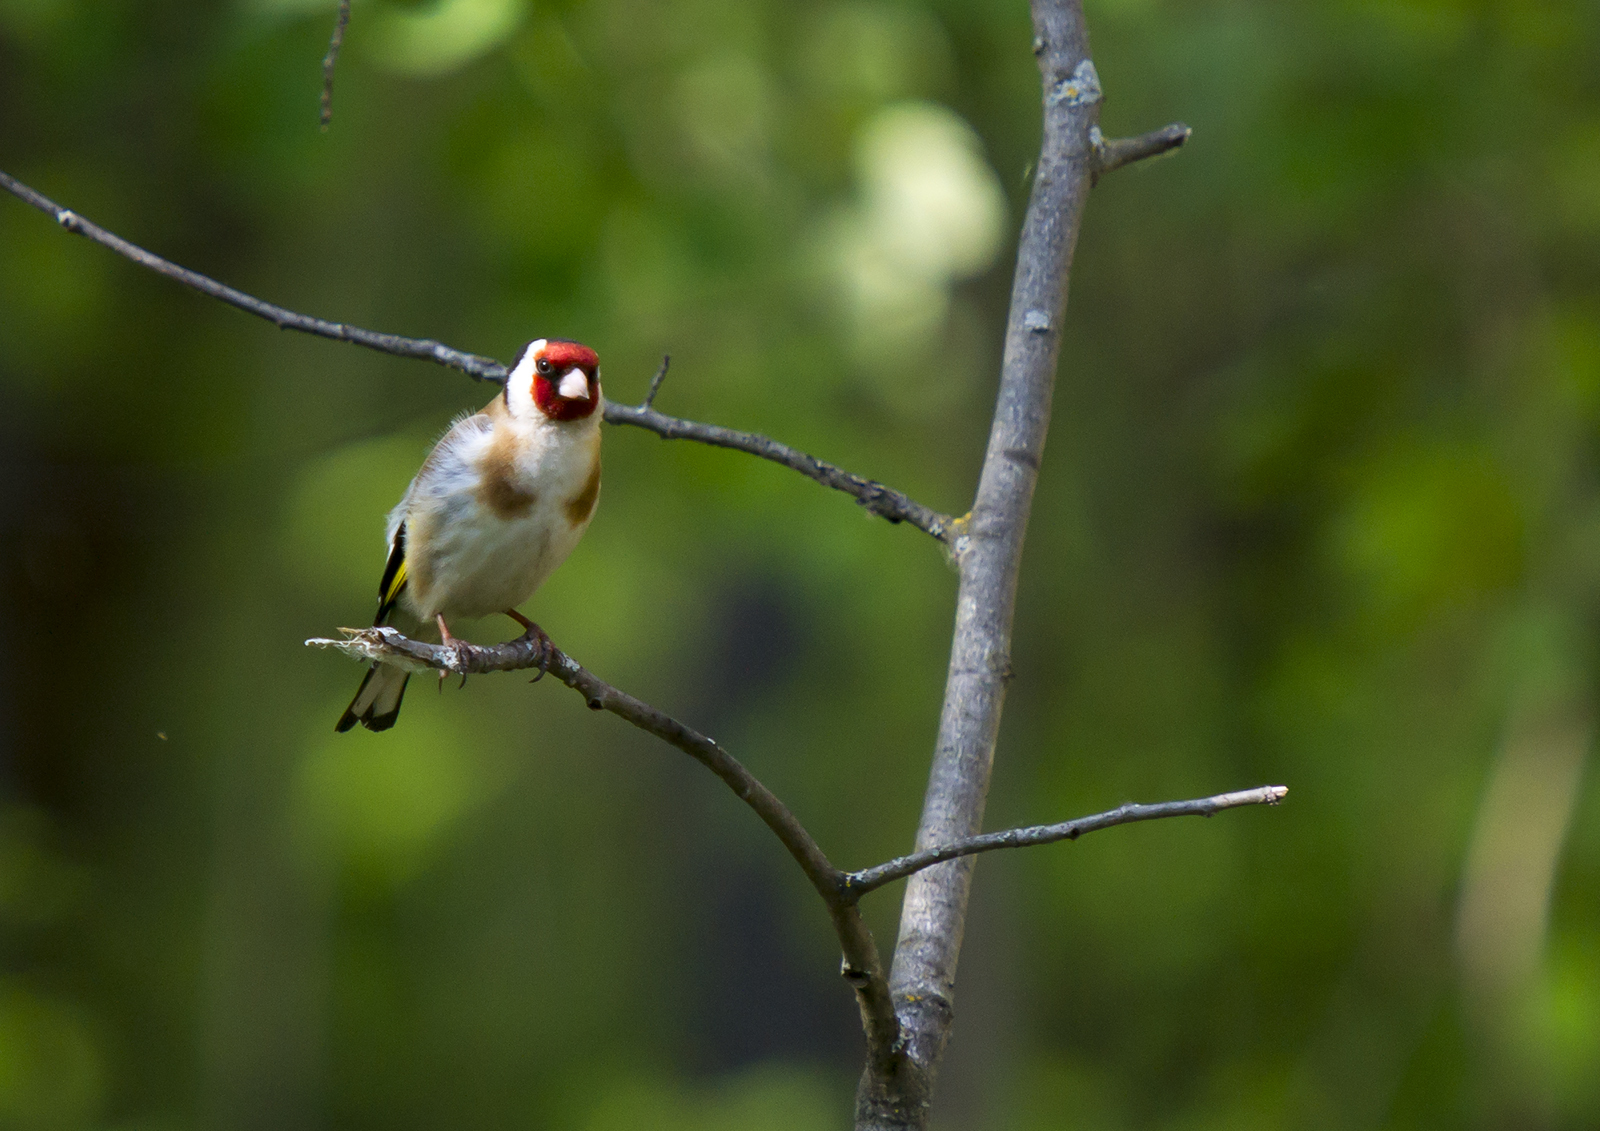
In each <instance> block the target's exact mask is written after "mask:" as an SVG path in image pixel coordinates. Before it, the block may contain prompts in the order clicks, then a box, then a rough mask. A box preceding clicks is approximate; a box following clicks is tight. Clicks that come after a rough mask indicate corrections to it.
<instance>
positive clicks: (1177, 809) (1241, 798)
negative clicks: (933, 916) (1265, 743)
mask: <svg viewBox="0 0 1600 1131" xmlns="http://www.w3.org/2000/svg"><path fill="white" fill-rule="evenodd" d="M1288 793H1289V787H1288V786H1283V785H1263V786H1260V787H1258V788H1256V789H1244V790H1239V791H1237V792H1235V793H1219V794H1217V795H1215V796H1214V797H1199V798H1195V799H1194V800H1193V801H1162V802H1159V803H1158V804H1154V805H1139V804H1136V803H1134V802H1131V801H1130V802H1129V803H1128V804H1126V805H1120V806H1118V807H1117V808H1115V809H1111V810H1108V811H1106V812H1104V813H1096V814H1095V815H1094V816H1092V817H1078V818H1076V819H1075V820H1071V821H1062V822H1061V823H1059V824H1055V825H1030V826H1028V827H1027V828H1021V829H1006V830H1005V831H1004V832H997V833H983V834H982V835H980V836H972V837H967V838H965V839H963V840H958V841H956V842H955V843H954V844H944V845H940V846H939V847H938V848H929V849H925V850H923V851H922V852H913V853H911V854H910V855H909V856H900V857H897V858H895V859H893V860H890V861H889V862H887V863H885V864H879V865H878V866H877V867H875V868H863V869H862V870H861V871H859V872H850V873H848V874H846V876H845V878H844V879H845V890H846V891H848V892H849V893H851V894H852V895H854V896H856V897H857V898H859V897H861V896H863V895H866V894H867V893H868V892H871V891H875V890H877V889H878V888H881V887H883V885H884V884H890V883H893V882H894V881H895V880H903V879H905V878H906V877H907V876H910V875H914V874H915V873H917V872H920V871H922V870H923V869H924V868H931V867H932V866H933V865H935V864H942V863H943V862H944V861H946V860H954V859H956V858H957V857H959V856H973V855H976V854H977V853H979V852H993V851H994V850H995V849H997V848H1028V847H1030V846H1032V845H1036V844H1054V843H1055V842H1056V841H1059V840H1077V839H1078V838H1079V837H1080V836H1082V835H1083V834H1084V833H1092V832H1097V831H1098V830H1100V829H1109V828H1111V827H1112V826H1113V825H1127V824H1132V823H1133V822H1134V821H1155V820H1159V819H1161V818H1162V817H1209V816H1211V814H1213V813H1217V812H1220V811H1222V810H1223V809H1237V808H1239V807H1240V806H1242V805H1276V804H1277V803H1278V802H1280V801H1282V800H1283V799H1284V798H1285V797H1286V796H1288Z"/></svg>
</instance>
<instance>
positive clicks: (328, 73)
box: [322, 0, 350, 130]
mask: <svg viewBox="0 0 1600 1131" xmlns="http://www.w3.org/2000/svg"><path fill="white" fill-rule="evenodd" d="M349 26H350V0H339V19H338V20H337V22H335V23H334V25H333V38H332V39H330V40H329V41H328V53H327V54H326V55H324V56H323V57H322V128H323V130H327V128H328V127H329V126H331V125H332V124H333V70H334V68H335V67H337V66H338V65H339V48H341V47H343V46H344V29H345V28H347V27H349Z"/></svg>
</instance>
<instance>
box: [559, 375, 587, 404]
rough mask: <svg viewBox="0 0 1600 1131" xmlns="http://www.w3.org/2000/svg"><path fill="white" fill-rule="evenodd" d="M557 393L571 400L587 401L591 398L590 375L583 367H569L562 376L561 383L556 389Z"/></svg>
mask: <svg viewBox="0 0 1600 1131" xmlns="http://www.w3.org/2000/svg"><path fill="white" fill-rule="evenodd" d="M556 392H557V393H560V394H561V396H563V397H564V398H566V399H567V400H569V401H586V400H588V399H589V376H588V374H586V373H584V371H583V370H581V369H569V370H567V372H566V375H565V376H563V377H562V378H561V384H560V386H558V387H557V389H556Z"/></svg>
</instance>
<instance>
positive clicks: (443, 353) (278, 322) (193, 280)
mask: <svg viewBox="0 0 1600 1131" xmlns="http://www.w3.org/2000/svg"><path fill="white" fill-rule="evenodd" d="M0 188H4V189H5V190H6V191H7V192H10V193H11V194H12V195H13V196H15V197H17V198H18V199H20V200H23V201H25V202H26V203H28V204H31V205H33V207H35V208H37V209H38V210H39V211H41V212H44V213H46V214H47V215H49V216H51V217H52V218H53V219H54V220H55V222H56V223H58V224H60V225H61V226H62V227H63V228H65V229H66V230H67V231H69V232H76V233H77V234H78V235H80V236H84V237H86V238H88V239H90V240H92V241H93V242H95V243H97V244H99V245H100V246H101V247H105V248H109V249H111V250H112V251H114V252H116V253H117V254H118V255H121V256H124V257H126V258H128V259H131V260H133V262H135V263H137V264H139V265H140V266H141V267H148V268H149V269H150V270H152V271H154V272H156V273H157V274H159V275H165V276H166V277H167V278H169V279H173V280H176V281H177V282H179V283H182V284H183V285H184V286H187V287H192V288H194V289H195V290H197V291H199V292H200V293H201V294H204V295H209V296H211V297H212V298H216V299H221V300H222V301H223V302H225V303H228V304H229V305H230V306H235V307H237V308H239V309H240V310H242V311H244V312H245V313H247V314H254V315H255V316H256V317H258V318H265V319H266V320H267V321H268V322H271V323H272V324H273V325H274V326H277V327H278V328H279V329H280V330H299V331H300V332H301V333H305V334H315V335H317V336H318V337H322V338H332V339H333V340H335V341H340V342H351V343H354V344H355V345H358V346H365V347H366V348H368V349H373V350H377V351H379V352H380V353H388V354H393V355H395V356H396V357H410V358H417V359H420V360H423V361H432V362H436V363H437V364H439V365H447V366H449V367H450V368H452V369H459V370H461V371H462V372H463V373H466V374H467V375H468V376H470V377H474V378H477V379H478V380H480V381H498V382H502V383H503V382H504V381H505V379H506V367H505V366H504V365H502V364H500V363H499V362H498V361H496V360H495V359H494V358H492V357H483V356H480V355H478V354H472V353H463V352H462V351H461V350H457V349H451V348H450V347H449V346H446V345H442V344H440V343H439V342H435V341H433V340H431V339H428V338H404V337H401V336H400V335H398V334H380V333H377V332H376V331H373V330H363V329H361V328H360V327H359V326H351V325H348V324H346V323H344V322H328V321H326V320H324V319H321V318H313V317H311V316H309V315H305V314H298V313H296V312H295V311H292V310H288V309H286V308H284V307H281V306H278V305H276V304H274V303H270V302H264V301H263V300H261V299H258V298H256V297H255V296H254V295H249V294H246V293H245V292H243V291H241V290H236V289H235V288H233V287H230V286H228V285H227V284H225V283H219V282H217V281H216V280H215V279H212V278H209V277H208V276H205V275H202V274H200V273H199V272H198V271H191V270H189V269H188V268H187V267H180V266H178V265H177V264H176V263H173V262H171V261H169V260H166V259H163V258H161V256H159V255H156V254H155V253H153V252H149V251H146V250H145V249H144V248H142V247H139V246H137V245H136V244H132V243H129V242H128V241H127V240H125V239H123V238H122V237H121V236H119V235H117V234H115V233H114V232H109V231H107V230H106V229H104V228H102V227H100V226H99V225H98V224H94V223H91V222H90V221H88V220H85V219H84V218H83V217H82V216H79V215H78V214H77V213H76V212H73V211H72V210H71V209H68V208H63V207H62V206H61V205H59V204H57V203H56V202H55V201H53V200H51V199H50V198H49V197H47V196H45V195H44V194H43V193H41V192H39V191H38V190H36V189H33V188H30V187H28V186H27V185H25V184H23V183H22V182H21V181H19V180H17V179H16V178H15V177H12V176H10V175H8V174H6V173H4V172H0ZM665 377H666V362H665V361H663V362H662V367H661V369H660V370H659V371H658V372H657V373H656V377H655V380H653V381H652V382H651V385H650V393H649V394H648V395H647V396H646V398H645V401H644V403H643V404H640V405H619V404H607V405H606V415H605V418H606V421H607V422H608V423H610V424H632V425H635V426H636V427H639V428H645V429H648V430H649V431H651V432H654V433H656V434H657V435H658V436H660V437H662V438H663V439H667V440H695V441H698V442H699V443H702V444H710V445H712V446H713V447H718V448H732V449H733V450H735V451H741V452H745V453H747V454H749V455H753V456H759V457H760V458H762V459H766V460H771V461H772V462H773V463H779V464H782V465H783V466H784V467H787V468H791V469H793V470H795V471H798V472H799V473H800V474H802V475H804V476H806V477H807V478H808V479H814V480H815V481H816V482H818V483H821V484H822V485H823V486H824V487H831V488H833V489H834V490H836V491H843V492H844V493H845V494H847V495H850V496H851V497H853V498H854V499H855V500H856V501H857V502H859V503H860V504H861V505H862V506H863V507H865V508H866V509H867V510H869V511H871V512H872V513H873V514H876V515H880V516H882V517H883V518H886V519H888V520H889V521H890V522H909V523H910V524H911V525H912V526H915V527H916V528H917V529H919V530H923V531H926V532H927V533H929V534H931V535H933V537H935V538H937V539H938V540H939V541H941V542H949V541H950V539H951V538H952V536H953V531H954V520H953V519H951V518H950V516H949V515H945V514H940V513H939V512H938V511H936V510H933V509H931V508H929V507H925V506H923V505H922V504H921V503H918V502H916V501H914V500H913V499H911V498H910V497H909V496H907V495H906V494H905V493H903V492H901V491H896V490H895V489H894V488H892V487H885V486H884V485H883V484H882V483H878V482H876V481H874V480H871V479H864V478H862V477H861V476H859V475H855V474H852V473H851V472H848V471H845V470H843V469H842V468H839V467H835V466H834V465H833V464H831V463H827V462H825V461H823V460H820V459H817V458H815V457H813V456H809V455H807V454H806V453H805V452H802V451H800V450H799V449H797V448H791V447H789V445H787V444H784V443H780V442H779V441H777V440H774V439H772V438H771V437H769V436H763V435H760V434H759V433H755V432H739V431H735V430H734V429H732V428H722V427H720V426H718V425H715V424H701V423H699V422H698V421H694V420H682V419H679V418H678V417H675V416H667V415H666V414H665V413H660V412H657V411H656V410H655V409H654V408H653V407H652V404H653V402H654V400H655V394H656V391H657V390H659V389H660V387H661V382H662V380H663V379H664V378H665Z"/></svg>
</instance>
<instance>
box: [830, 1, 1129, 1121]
mask: <svg viewBox="0 0 1600 1131" xmlns="http://www.w3.org/2000/svg"><path fill="white" fill-rule="evenodd" d="M1032 9H1033V27H1034V37H1035V38H1034V53H1035V54H1036V55H1037V56H1038V59H1039V70H1040V75H1041V78H1042V82H1043V95H1042V97H1043V103H1044V139H1043V144H1042V146H1041V149H1040V155H1039V164H1038V168H1037V172H1036V175H1035V178H1034V183H1033V194H1032V197H1031V199H1030V200H1029V202H1028V212H1027V217H1026V219H1025V220H1024V222H1023V227H1022V236H1021V239H1020V241H1019V243H1018V247H1017V266H1016V275H1015V280H1014V282H1013V285H1012V291H1011V309H1010V314H1009V315H1008V317H1007V320H1006V339H1005V353H1004V357H1003V361H1002V364H1001V371H1000V392H999V398H998V400H997V403H996V405H995V413H994V422H993V424H992V425H991V427H990V431H989V446H988V450H987V453H986V454H985V456H984V461H983V471H982V474H981V476H980V477H979V481H978V492H977V498H976V500H975V502H974V503H973V507H972V512H971V514H970V515H969V516H968V517H967V519H966V520H965V521H964V522H963V523H962V524H961V529H960V530H959V532H958V533H957V536H956V539H955V544H954V546H955V553H954V557H955V560H956V563H957V566H958V569H959V571H960V578H961V580H960V589H959V595H958V597H957V603H956V623H955V635H954V639H953V641H952V643H951V648H950V669H949V674H948V676H947V678H946V683H945V696H944V707H943V711H942V713H941V716H940V721H939V737H938V742H937V745H936V747H935V750H934V756H933V768H932V772H931V774H930V775H929V779H928V790H927V794H926V796H925V798H924V801H923V809H922V820H921V823H920V824H919V826H918V829H917V841H916V847H917V848H918V849H919V850H926V849H930V848H934V847H936V846H938V845H942V844H949V843H951V842H953V841H959V840H962V839H963V838H966V837H970V836H973V835H974V834H976V833H977V832H978V831H979V829H980V828H981V827H982V824H983V808H984V801H985V799H986V798H987V796H988V792H989V778H990V771H991V769H992V767H993V764H994V751H995V741H996V738H997V737H998V735H999V731H1000V712H1001V708H1002V707H1003V706H1004V703H1005V690H1006V681H1007V680H1008V678H1009V677H1010V673H1011V622H1012V616H1013V613H1014V610H1015V608H1016V594H1017V575H1018V570H1019V568H1020V566H1021V561H1022V544H1023V537H1024V535H1025V533H1026V532H1027V527H1028V514H1029V511H1030V509H1031V507H1032V502H1033V488H1034V484H1035V483H1036V481H1037V480H1038V475H1039V461H1040V459H1041V457H1042V456H1043V454H1044V441H1045V433H1046V432H1047V430H1048V428H1049V425H1050V399H1051V392H1052V390H1053V387H1054V383H1055V372H1056V358H1057V355H1058V352H1059V350H1060V345H1061V323H1062V317H1063V315H1064V313H1065V311H1066V305H1067V279H1068V272H1069V268H1070V266H1071V263H1072V252H1073V248H1074V246H1075V245H1076V243H1077V239H1078V225H1079V221H1080V219H1081V218H1082V215H1083V205H1084V201H1085V199H1086V198H1087V196H1088V193H1089V188H1090V185H1091V181H1092V178H1093V177H1094V175H1095V173H1096V153H1095V150H1096V147H1095V144H1094V142H1095V140H1097V139H1096V138H1094V137H1092V136H1091V131H1095V130H1096V127H1097V124H1098V121H1099V113H1100V101H1101V94H1100V82H1099V78H1098V76H1097V75H1096V74H1095V69H1094V63H1093V62H1092V61H1091V60H1090V57H1089V41H1088V33H1087V30H1086V29H1085V27H1084V21H1083V6H1082V3H1081V0H1033V4H1032ZM972 868H973V861H972V859H971V858H970V857H964V858H961V859H958V860H953V861H950V862H948V863H944V864H939V865H938V866H936V867H932V868H928V869H926V870H925V871H922V872H919V873H917V874H916V875H914V876H913V877H912V878H911V879H910V881H909V882H908V884H907V888H906V895H905V902H904V904H903V906H902V910H901V915H900V934H899V939H898V941H897V943H896V946H895V952H894V961H893V964H892V965H891V968H890V975H889V986H890V991H891V993H892V995H893V998H894V1003H895V1011H896V1013H897V1014H898V1015H899V1018H900V1028H901V1033H902V1049H901V1050H900V1052H901V1055H899V1056H898V1057H896V1058H895V1060H894V1062H893V1064H892V1066H891V1070H890V1071H887V1072H885V1071H880V1070H878V1069H876V1068H875V1067H874V1066H873V1065H871V1064H869V1065H868V1067H867V1070H866V1071H865V1072H864V1073H863V1075H862V1079H861V1084H860V1087H859V1089H858V1091H857V1096H856V1127H857V1129H858V1131H902V1129H907V1128H915V1129H921V1128H924V1127H926V1126H927V1122H928V1113H929V1104H930V1100H931V1098H932V1092H933V1085H934V1080H935V1077H936V1075H937V1072H938V1068H939V1062H940V1060H941V1058H942V1057H943V1055H944V1049H945V1044H946V1042H947V1041H948V1039H949V1036H950V1027H951V1022H952V1020H953V1016H954V1002H955V980H956V964H957V962H958V960H959V958H960V956H961V941H962V934H963V931H964V929H965V926H966V911H967V897H968V893H969V889H970V886H971V882H972Z"/></svg>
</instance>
